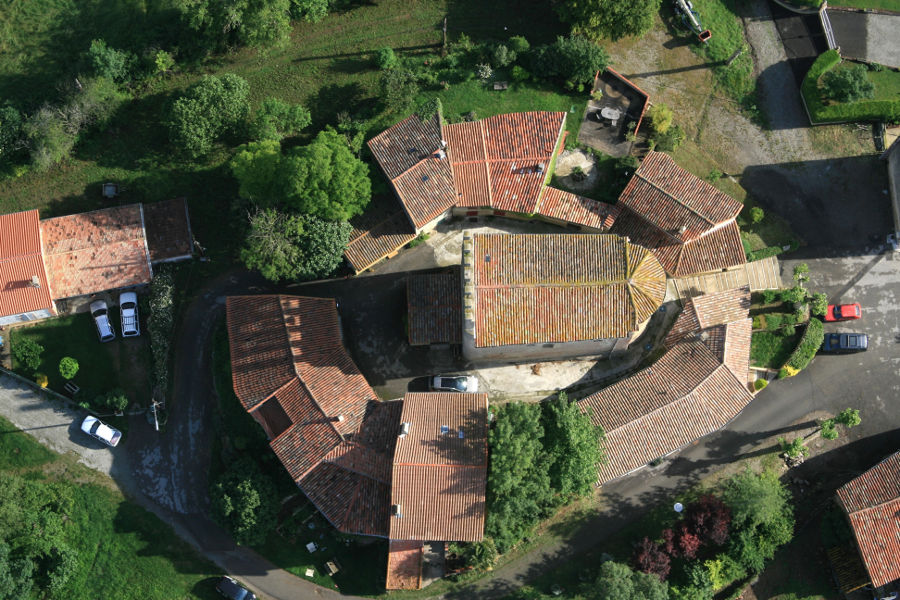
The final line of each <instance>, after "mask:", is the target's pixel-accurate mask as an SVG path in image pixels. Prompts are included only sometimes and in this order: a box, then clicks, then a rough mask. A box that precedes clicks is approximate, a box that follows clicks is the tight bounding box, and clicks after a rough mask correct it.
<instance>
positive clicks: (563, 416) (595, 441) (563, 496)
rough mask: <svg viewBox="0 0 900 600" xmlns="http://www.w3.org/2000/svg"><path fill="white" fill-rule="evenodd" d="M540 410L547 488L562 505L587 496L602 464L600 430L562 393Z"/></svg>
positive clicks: (601, 433) (601, 437) (601, 430)
mask: <svg viewBox="0 0 900 600" xmlns="http://www.w3.org/2000/svg"><path fill="white" fill-rule="evenodd" d="M541 407H542V409H543V418H542V421H543V425H544V449H545V450H546V452H547V458H548V460H549V462H550V469H549V474H550V485H551V486H552V487H553V489H554V490H556V492H557V493H558V494H559V496H560V500H561V501H562V502H564V503H566V502H569V501H570V500H572V499H573V498H575V497H578V496H586V495H588V494H590V493H591V490H592V489H593V487H594V483H595V482H596V481H597V466H598V465H599V464H600V463H601V462H603V461H604V455H603V450H602V448H601V446H600V444H601V442H602V440H603V429H602V428H600V427H599V426H595V425H594V424H593V423H591V418H590V416H589V415H586V414H585V413H583V412H581V409H579V408H578V404H577V403H576V402H572V401H570V400H569V399H568V397H567V396H566V393H565V392H560V393H559V394H557V395H556V397H555V398H553V399H552V400H550V401H549V402H545V403H543V404H542V405H541Z"/></svg>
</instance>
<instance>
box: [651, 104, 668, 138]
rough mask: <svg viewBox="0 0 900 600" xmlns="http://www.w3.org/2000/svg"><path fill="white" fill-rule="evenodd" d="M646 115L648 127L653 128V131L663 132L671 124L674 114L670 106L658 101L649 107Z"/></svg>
mask: <svg viewBox="0 0 900 600" xmlns="http://www.w3.org/2000/svg"><path fill="white" fill-rule="evenodd" d="M647 116H648V117H650V127H651V128H652V129H653V133H665V132H667V131H668V130H669V127H671V126H672V119H673V118H674V116H675V115H674V114H673V113H672V109H671V108H669V107H668V106H667V105H665V104H663V103H661V102H660V103H657V104H654V105H653V106H651V107H650V110H648V111H647Z"/></svg>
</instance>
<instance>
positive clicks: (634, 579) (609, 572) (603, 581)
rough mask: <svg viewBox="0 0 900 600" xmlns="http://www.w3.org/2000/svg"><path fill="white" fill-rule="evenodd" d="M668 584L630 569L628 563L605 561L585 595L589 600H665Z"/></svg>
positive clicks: (653, 576)
mask: <svg viewBox="0 0 900 600" xmlns="http://www.w3.org/2000/svg"><path fill="white" fill-rule="evenodd" d="M668 589H669V586H668V584H666V583H664V582H662V581H660V580H659V578H658V577H656V576H655V575H648V574H647V573H641V572H639V571H632V570H631V569H630V568H629V567H628V565H623V564H621V563H616V562H612V561H606V562H604V563H603V564H602V565H600V574H599V576H598V577H597V581H596V582H595V583H594V586H593V588H591V589H589V590H588V592H587V594H586V597H587V598H589V599H591V600H667V599H668Z"/></svg>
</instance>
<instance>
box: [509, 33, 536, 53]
mask: <svg viewBox="0 0 900 600" xmlns="http://www.w3.org/2000/svg"><path fill="white" fill-rule="evenodd" d="M507 46H509V49H510V50H512V51H513V52H515V53H516V55H517V56H521V55H522V54H524V53H525V52H528V50H529V49H530V48H531V44H529V43H528V40H526V39H525V38H524V37H523V36H521V35H514V36H512V37H511V38H509V41H508V42H507Z"/></svg>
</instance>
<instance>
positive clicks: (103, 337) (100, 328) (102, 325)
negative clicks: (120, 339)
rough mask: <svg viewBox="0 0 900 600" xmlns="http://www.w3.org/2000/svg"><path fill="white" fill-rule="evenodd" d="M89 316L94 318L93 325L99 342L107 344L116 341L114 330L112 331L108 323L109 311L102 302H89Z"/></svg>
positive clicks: (110, 324)
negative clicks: (95, 326)
mask: <svg viewBox="0 0 900 600" xmlns="http://www.w3.org/2000/svg"><path fill="white" fill-rule="evenodd" d="M91 316H92V317H94V323H95V324H96V325H97V335H99V336H100V341H101V342H108V341H110V340H114V339H116V330H115V329H113V326H112V323H110V322H109V309H108V308H107V307H106V302H105V301H103V300H94V301H93V302H91Z"/></svg>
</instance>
